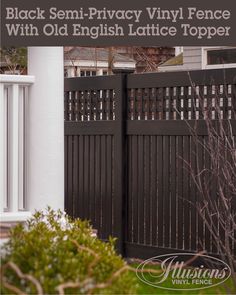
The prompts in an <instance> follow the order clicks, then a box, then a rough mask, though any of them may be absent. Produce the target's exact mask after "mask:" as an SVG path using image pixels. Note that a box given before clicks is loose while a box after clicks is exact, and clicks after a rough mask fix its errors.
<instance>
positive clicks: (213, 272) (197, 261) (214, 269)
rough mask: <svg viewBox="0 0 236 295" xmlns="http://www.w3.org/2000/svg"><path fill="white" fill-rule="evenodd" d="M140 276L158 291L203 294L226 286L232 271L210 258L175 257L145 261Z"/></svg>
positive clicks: (181, 255)
mask: <svg viewBox="0 0 236 295" xmlns="http://www.w3.org/2000/svg"><path fill="white" fill-rule="evenodd" d="M136 275H137V277H138V278H139V279H140V280H141V281H142V282H144V283H146V284H148V285H150V286H153V287H156V288H161V289H167V290H200V289H205V288H210V287H213V286H217V285H220V284H222V283H224V282H225V281H226V280H227V279H228V278H229V277H230V276H231V269H230V267H229V266H228V264H227V263H225V262H224V261H222V260H220V259H218V258H215V257H211V256H208V255H203V254H196V253H172V254H166V255H160V256H155V257H152V258H149V259H147V260H145V261H143V262H142V263H141V264H139V266H138V267H137V269H136Z"/></svg>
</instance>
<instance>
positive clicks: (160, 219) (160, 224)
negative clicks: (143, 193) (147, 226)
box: [157, 136, 164, 247]
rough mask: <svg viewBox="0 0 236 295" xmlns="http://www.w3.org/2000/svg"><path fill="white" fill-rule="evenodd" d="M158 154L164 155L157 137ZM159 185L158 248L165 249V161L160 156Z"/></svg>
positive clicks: (160, 140) (158, 164)
mask: <svg viewBox="0 0 236 295" xmlns="http://www.w3.org/2000/svg"><path fill="white" fill-rule="evenodd" d="M157 154H158V155H163V139H162V136H158V137H157ZM157 167H158V169H157V183H158V195H157V198H158V239H157V241H158V246H159V247H163V219H164V212H163V159H162V157H159V156H158V160H157Z"/></svg>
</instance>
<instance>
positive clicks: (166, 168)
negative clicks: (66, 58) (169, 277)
mask: <svg viewBox="0 0 236 295" xmlns="http://www.w3.org/2000/svg"><path fill="white" fill-rule="evenodd" d="M163 202H164V205H163V211H164V214H163V217H164V247H166V248H169V246H170V218H171V217H170V139H169V136H163Z"/></svg>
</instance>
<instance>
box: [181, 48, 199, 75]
mask: <svg viewBox="0 0 236 295" xmlns="http://www.w3.org/2000/svg"><path fill="white" fill-rule="evenodd" d="M201 68H202V47H196V46H195V47H190V46H188V47H184V52H183V68H182V69H183V70H190V69H191V70H200V69H201Z"/></svg>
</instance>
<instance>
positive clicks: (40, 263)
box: [1, 208, 135, 294]
mask: <svg viewBox="0 0 236 295" xmlns="http://www.w3.org/2000/svg"><path fill="white" fill-rule="evenodd" d="M4 248H5V249H4V250H5V255H4V257H3V258H2V266H1V279H2V284H1V285H2V290H1V291H2V293H3V294H12V292H14V293H17V292H19V294H20V293H21V294H22V293H23V292H25V293H28V294H35V293H42V294H64V293H65V294H72V293H73V294H92V293H96V294H114V293H119V294H131V293H134V292H135V283H134V279H133V276H132V275H131V274H130V273H129V272H128V270H127V269H128V266H127V265H126V263H125V262H124V261H123V260H122V259H121V257H120V256H118V255H117V254H116V252H115V249H114V239H110V240H109V242H107V243H104V242H102V241H100V240H99V239H97V238H96V237H95V236H94V235H93V231H92V228H91V227H90V225H89V223H88V222H86V221H81V220H78V219H77V220H72V219H71V218H70V217H68V216H67V215H66V214H65V213H63V212H61V211H56V212H55V211H53V210H51V209H50V208H48V209H47V211H46V212H43V211H38V212H36V213H35V214H34V216H33V217H32V218H31V219H29V220H28V221H27V223H26V225H22V224H19V225H17V226H16V227H15V228H14V229H13V230H12V232H11V237H10V239H9V241H8V242H7V244H6V245H5V247H4Z"/></svg>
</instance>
